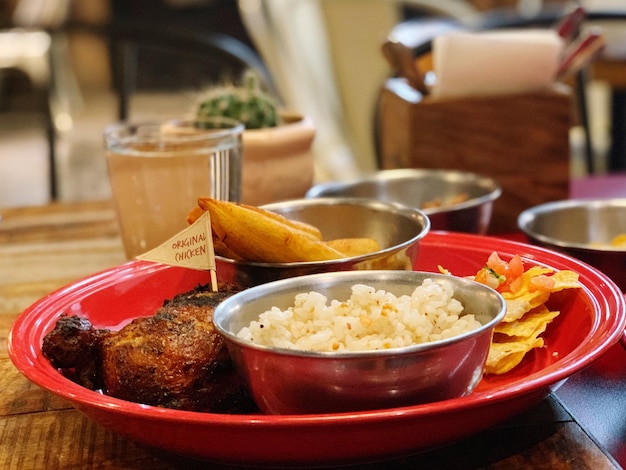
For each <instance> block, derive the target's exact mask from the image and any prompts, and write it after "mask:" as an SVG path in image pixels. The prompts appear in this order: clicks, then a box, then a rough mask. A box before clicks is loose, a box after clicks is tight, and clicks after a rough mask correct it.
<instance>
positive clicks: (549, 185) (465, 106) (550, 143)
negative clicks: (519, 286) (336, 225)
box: [377, 78, 575, 234]
mask: <svg viewBox="0 0 626 470" xmlns="http://www.w3.org/2000/svg"><path fill="white" fill-rule="evenodd" d="M378 106H379V109H378V122H377V126H378V128H377V133H378V135H377V138H378V154H379V155H378V157H379V165H380V167H381V168H382V169H390V168H442V169H455V170H464V171H471V172H474V173H480V174H483V175H486V176H490V177H492V178H494V179H495V180H496V181H498V182H499V184H500V185H501V186H502V196H501V197H500V198H499V199H498V200H497V201H496V202H495V204H494V211H493V217H492V221H491V225H490V229H489V233H494V234H495V233H505V232H514V231H516V230H517V216H518V215H519V213H520V212H521V211H522V210H524V209H526V208H528V207H531V206H534V205H537V204H541V203H544V202H547V201H553V200H558V199H566V198H567V197H568V196H569V180H570V144H569V131H570V127H571V126H572V124H573V122H574V121H575V113H573V110H574V109H575V107H574V106H573V98H572V93H571V90H570V88H569V87H567V86H563V85H555V86H554V87H552V88H550V89H546V90H542V91H536V92H532V93H523V94H515V95H496V96H482V97H470V98H454V99H453V98H448V99H443V98H442V99H435V98H432V97H428V96H426V97H423V96H422V95H421V94H420V93H418V92H416V91H415V90H414V89H412V88H411V87H410V86H409V85H407V84H406V82H405V81H404V80H402V79H397V78H393V79H389V80H388V81H387V82H386V83H385V86H384V89H383V90H382V93H381V96H380V100H379V103H378Z"/></svg>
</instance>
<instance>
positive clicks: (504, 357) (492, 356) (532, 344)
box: [485, 338, 544, 375]
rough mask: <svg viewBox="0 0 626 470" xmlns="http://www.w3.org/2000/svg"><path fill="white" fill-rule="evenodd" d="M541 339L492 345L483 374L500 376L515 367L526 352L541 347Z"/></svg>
mask: <svg viewBox="0 0 626 470" xmlns="http://www.w3.org/2000/svg"><path fill="white" fill-rule="evenodd" d="M543 344H544V343H543V339H542V338H528V339H527V340H525V341H510V342H506V343H492V344H491V348H489V356H488V357H487V363H486V364H485V373H486V374H494V375H500V374H504V373H506V372H509V371H510V370H511V369H513V368H514V367H515V366H517V365H518V364H519V363H520V362H522V359H524V356H525V355H526V353H527V352H528V351H530V350H531V349H533V348H540V347H542V346H543Z"/></svg>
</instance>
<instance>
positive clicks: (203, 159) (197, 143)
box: [105, 121, 242, 259]
mask: <svg viewBox="0 0 626 470" xmlns="http://www.w3.org/2000/svg"><path fill="white" fill-rule="evenodd" d="M173 122H174V121H169V122H168V125H167V126H163V125H162V124H149V125H139V126H127V125H117V126H115V127H114V128H110V129H108V130H107V132H105V137H106V143H107V161H108V166H109V177H110V181H111V189H112V193H113V198H114V201H115V205H116V210H117V214H118V220H119V224H120V230H121V235H122V240H123V242H124V248H125V251H126V256H127V258H128V259H132V258H134V257H136V256H137V255H140V254H142V253H145V252H146V251H148V250H151V249H152V248H155V247H156V246H158V245H160V244H162V243H163V242H165V241H166V240H167V239H169V238H170V237H172V236H173V235H175V234H176V233H178V232H180V231H181V230H183V229H184V228H185V227H187V222H186V217H187V214H188V213H189V211H190V210H191V209H192V208H194V207H195V206H196V205H197V200H198V197H200V196H206V195H209V196H211V197H216V198H219V199H225V200H235V201H236V200H239V197H240V194H241V140H240V138H241V131H242V127H240V126H235V128H234V129H233V130H231V129H218V130H215V131H210V130H198V129H193V130H192V131H191V132H187V131H188V130H189V127H176V126H178V125H179V124H180V125H182V122H180V121H176V126H175V127H172V123H173ZM235 124H236V123H235ZM182 129H186V130H187V131H184V130H182Z"/></svg>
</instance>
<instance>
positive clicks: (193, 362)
mask: <svg viewBox="0 0 626 470" xmlns="http://www.w3.org/2000/svg"><path fill="white" fill-rule="evenodd" d="M233 293H234V290H233V289H232V288H228V287H223V288H222V289H221V290H220V291H219V292H211V291H210V290H209V289H208V288H207V287H206V286H203V287H199V288H197V289H195V290H193V291H191V292H188V293H185V294H180V295H177V296H176V297H174V298H173V299H171V300H169V301H166V302H165V303H164V305H163V306H162V307H161V308H160V309H159V310H158V311H157V312H156V314H155V315H154V316H152V317H143V318H137V319H135V320H133V321H132V322H131V323H129V324H128V325H126V326H125V327H124V328H122V329H121V330H119V331H117V332H102V330H94V331H96V332H99V333H95V337H96V338H97V340H96V341H94V342H93V343H94V349H95V351H94V352H93V353H91V354H90V355H91V356H92V357H94V358H95V362H96V364H97V366H96V369H97V370H98V371H99V372H100V374H101V381H100V382H99V383H101V384H102V389H103V392H104V393H106V394H107V395H111V396H114V397H117V398H121V399H123V400H128V401H133V402H138V403H144V404H148V405H154V406H163V407H167V408H174V409H180V410H189V411H204V412H213V413H243V412H251V411H255V410H256V406H255V405H254V402H253V401H252V399H251V398H250V395H249V392H248V390H247V387H246V386H245V383H244V381H243V379H242V378H241V377H240V376H239V375H238V374H237V372H236V371H235V370H234V368H233V365H232V363H231V360H230V356H229V355H228V351H227V349H226V345H225V344H224V340H223V339H222V337H221V336H220V334H219V333H218V332H217V331H216V330H215V327H214V325H213V323H212V313H213V309H214V308H215V306H217V304H218V303H219V302H221V301H222V300H223V299H225V298H226V297H228V296H230V295H232V294H233ZM67 318H71V317H67ZM61 320H62V319H61ZM61 320H59V322H61ZM51 335H52V334H51ZM52 337H54V335H52ZM48 342H51V341H48ZM45 344H46V341H44V346H45ZM44 354H46V356H48V357H49V358H50V359H51V361H52V363H53V364H59V361H58V356H59V354H56V353H54V351H52V350H51V348H44ZM65 354H66V355H68V354H67V353H65ZM83 354H85V355H88V354H86V353H85V352H84V351H83ZM63 364H65V367H72V366H71V365H70V364H68V363H67V362H64V363H63ZM74 367H76V365H74ZM77 375H78V376H80V374H77ZM94 382H96V383H97V382H98V381H94Z"/></svg>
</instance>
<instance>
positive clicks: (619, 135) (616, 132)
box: [608, 89, 626, 172]
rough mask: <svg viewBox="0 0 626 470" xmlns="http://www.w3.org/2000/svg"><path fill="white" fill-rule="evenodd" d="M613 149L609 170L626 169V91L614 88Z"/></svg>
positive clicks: (612, 115)
mask: <svg viewBox="0 0 626 470" xmlns="http://www.w3.org/2000/svg"><path fill="white" fill-rule="evenodd" d="M611 108H612V109H611V120H612V122H611V150H610V154H609V162H608V170H609V172H621V171H624V170H626V91H625V90H615V89H614V90H613V91H612V98H611Z"/></svg>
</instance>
